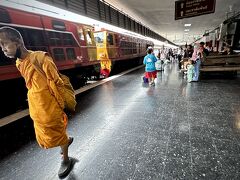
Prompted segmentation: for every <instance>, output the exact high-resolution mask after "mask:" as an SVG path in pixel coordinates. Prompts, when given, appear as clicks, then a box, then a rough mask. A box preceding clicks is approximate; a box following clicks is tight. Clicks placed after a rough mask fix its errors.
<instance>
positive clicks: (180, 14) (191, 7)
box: [175, 0, 216, 20]
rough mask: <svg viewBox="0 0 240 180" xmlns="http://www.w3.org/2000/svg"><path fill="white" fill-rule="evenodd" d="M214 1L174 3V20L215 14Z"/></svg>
mask: <svg viewBox="0 0 240 180" xmlns="http://www.w3.org/2000/svg"><path fill="white" fill-rule="evenodd" d="M215 4H216V0H180V1H175V20H178V19H183V18H188V17H193V16H199V15H202V14H209V13H214V12H215Z"/></svg>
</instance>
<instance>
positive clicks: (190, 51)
mask: <svg viewBox="0 0 240 180" xmlns="http://www.w3.org/2000/svg"><path fill="white" fill-rule="evenodd" d="M211 52H212V48H210V47H209V46H206V44H205V43H204V42H200V43H195V44H194V46H193V45H191V44H190V45H185V47H184V48H183V47H179V48H178V49H171V48H169V49H168V48H162V49H158V50H155V51H154V49H153V47H148V49H147V55H146V56H145V58H144V62H143V63H144V64H145V66H146V68H145V71H146V72H145V78H148V82H149V85H150V86H152V85H155V83H154V79H155V78H156V74H157V73H156V72H157V71H158V70H159V71H162V70H164V66H165V65H166V64H167V63H170V62H172V61H177V62H178V65H179V70H180V71H181V70H182V69H183V70H184V71H185V72H184V73H185V74H186V75H187V81H188V82H197V81H198V80H199V75H200V67H201V64H202V63H203V62H204V61H205V60H206V57H207V56H209V53H211ZM218 54H219V55H232V54H235V52H234V51H233V49H232V47H231V46H229V45H227V44H224V45H223V48H222V51H221V52H220V53H218ZM183 59H185V60H186V59H187V61H183Z"/></svg>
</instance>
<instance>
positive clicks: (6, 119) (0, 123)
mask: <svg viewBox="0 0 240 180" xmlns="http://www.w3.org/2000/svg"><path fill="white" fill-rule="evenodd" d="M142 67H143V65H140V66H137V67H134V68H132V69H129V70H126V71H123V72H121V73H119V74H117V75H113V76H110V77H108V78H106V79H102V80H100V81H94V82H93V81H89V82H88V84H87V85H86V86H83V87H81V88H79V89H77V90H75V94H76V95H78V94H81V93H82V92H85V91H87V90H89V89H92V88H94V87H96V86H99V85H101V84H104V83H106V82H108V81H111V80H113V79H116V78H118V77H120V76H123V75H124V74H127V73H129V72H132V71H135V70H137V69H140V68H142ZM26 116H29V110H28V109H24V110H21V111H19V112H16V113H13V114H11V115H8V116H6V117H3V118H1V119H0V127H2V126H5V125H7V124H9V123H12V122H14V121H17V120H19V119H22V118H24V117H26Z"/></svg>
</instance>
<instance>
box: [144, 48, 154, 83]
mask: <svg viewBox="0 0 240 180" xmlns="http://www.w3.org/2000/svg"><path fill="white" fill-rule="evenodd" d="M155 62H157V58H156V57H155V55H154V54H153V48H152V47H151V46H149V47H148V49H147V55H146V56H145V57H144V59H143V64H145V77H146V78H148V82H149V85H150V86H154V85H155V83H154V80H155V78H156V77H157V71H156V67H155Z"/></svg>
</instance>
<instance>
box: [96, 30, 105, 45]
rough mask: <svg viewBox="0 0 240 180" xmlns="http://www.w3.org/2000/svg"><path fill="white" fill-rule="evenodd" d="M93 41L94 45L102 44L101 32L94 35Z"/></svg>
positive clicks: (102, 35)
mask: <svg viewBox="0 0 240 180" xmlns="http://www.w3.org/2000/svg"><path fill="white" fill-rule="evenodd" d="M94 37H95V41H96V43H103V37H104V33H103V32H96V33H94Z"/></svg>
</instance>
